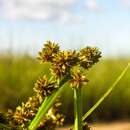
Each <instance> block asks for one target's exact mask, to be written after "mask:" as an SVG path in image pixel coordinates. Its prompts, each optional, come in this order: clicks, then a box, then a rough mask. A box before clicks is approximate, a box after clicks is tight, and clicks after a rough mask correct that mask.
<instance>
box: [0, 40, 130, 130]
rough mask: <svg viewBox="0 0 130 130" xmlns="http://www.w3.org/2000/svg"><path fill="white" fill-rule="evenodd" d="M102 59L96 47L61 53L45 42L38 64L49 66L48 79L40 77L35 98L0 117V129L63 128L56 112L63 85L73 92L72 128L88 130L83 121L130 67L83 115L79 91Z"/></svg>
mask: <svg viewBox="0 0 130 130" xmlns="http://www.w3.org/2000/svg"><path fill="white" fill-rule="evenodd" d="M100 58H101V51H100V50H99V49H98V48H96V47H89V46H88V47H85V48H82V49H80V50H79V51H76V50H66V51H64V50H61V49H60V47H59V45H58V44H57V43H54V42H51V41H47V42H46V43H45V44H44V47H43V49H42V50H41V51H40V52H39V56H38V60H39V61H40V62H41V63H42V64H44V63H49V64H50V76H47V75H43V76H42V77H39V79H38V80H37V81H36V83H35V84H34V88H33V90H34V95H33V96H32V97H29V99H28V100H27V101H26V102H25V103H24V102H23V103H22V104H21V106H18V107H17V108H16V110H8V112H7V113H5V114H3V113H1V114H0V119H1V120H0V128H3V129H5V130H54V129H55V128H56V127H57V126H61V125H63V122H64V115H63V114H62V113H61V112H60V111H59V108H60V107H61V105H62V104H61V102H60V101H59V100H58V97H59V96H60V95H61V93H62V92H64V89H65V87H67V86H66V84H68V83H69V86H70V87H71V88H72V89H73V91H74V128H73V130H89V129H90V128H89V126H88V125H87V123H85V119H86V118H87V117H88V116H89V115H90V114H91V113H92V112H93V111H94V110H95V109H96V108H97V107H98V106H99V105H100V104H101V103H102V102H103V101H104V99H105V98H106V97H107V96H108V95H109V94H110V93H111V92H112V90H113V89H114V88H115V86H116V85H117V83H118V82H119V81H120V80H121V79H122V77H123V76H124V75H125V73H126V71H127V70H128V68H129V67H130V64H129V65H128V66H127V67H126V68H125V69H124V71H123V72H122V73H121V75H120V76H119V77H118V78H117V80H116V81H115V82H114V84H113V85H112V86H110V87H109V89H108V91H107V92H106V93H105V94H104V95H103V96H102V97H101V98H100V99H99V100H98V101H97V103H96V104H95V105H94V106H93V107H92V108H91V109H90V110H89V111H88V112H87V113H86V114H84V115H83V112H82V91H81V90H82V87H84V86H86V85H87V83H88V81H89V80H88V77H87V76H86V71H88V70H89V69H90V68H91V67H92V66H93V65H94V64H96V63H97V62H98V61H99V59H100Z"/></svg>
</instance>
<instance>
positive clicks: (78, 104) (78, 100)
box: [74, 87, 82, 130]
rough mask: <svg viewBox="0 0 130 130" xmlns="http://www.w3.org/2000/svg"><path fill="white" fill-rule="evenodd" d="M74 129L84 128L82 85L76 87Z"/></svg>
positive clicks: (80, 129)
mask: <svg viewBox="0 0 130 130" xmlns="http://www.w3.org/2000/svg"><path fill="white" fill-rule="evenodd" d="M74 119H75V120H74V130H82V97H81V87H79V88H78V89H74Z"/></svg>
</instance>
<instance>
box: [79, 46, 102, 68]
mask: <svg viewBox="0 0 130 130" xmlns="http://www.w3.org/2000/svg"><path fill="white" fill-rule="evenodd" d="M100 57H101V52H100V51H99V50H98V49H97V48H95V47H94V48H92V47H86V48H83V49H81V50H80V52H79V59H80V65H81V66H82V67H83V68H85V69H89V68H90V67H92V65H94V64H95V63H97V62H98V61H99V58H100Z"/></svg>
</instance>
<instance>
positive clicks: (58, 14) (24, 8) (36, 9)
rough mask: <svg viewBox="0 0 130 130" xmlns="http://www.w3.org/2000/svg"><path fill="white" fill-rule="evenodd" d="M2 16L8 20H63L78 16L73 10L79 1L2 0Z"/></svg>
mask: <svg viewBox="0 0 130 130" xmlns="http://www.w3.org/2000/svg"><path fill="white" fill-rule="evenodd" d="M0 1H1V7H2V8H1V12H2V13H1V14H0V16H2V17H4V18H7V19H12V20H15V19H32V20H43V21H46V20H61V21H68V20H69V19H71V18H72V17H74V18H76V17H77V16H76V15H75V14H74V13H73V12H72V11H71V8H72V7H73V6H74V4H75V3H76V2H77V0H0ZM77 18H78V17H77Z"/></svg>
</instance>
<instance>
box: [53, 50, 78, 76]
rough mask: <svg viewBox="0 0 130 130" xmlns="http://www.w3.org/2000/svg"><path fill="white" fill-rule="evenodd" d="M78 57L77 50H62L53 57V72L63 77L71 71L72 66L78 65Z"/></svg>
mask: <svg viewBox="0 0 130 130" xmlns="http://www.w3.org/2000/svg"><path fill="white" fill-rule="evenodd" d="M77 63H78V57H77V53H76V51H60V52H59V53H57V55H55V57H54V59H53V66H52V69H51V70H52V73H53V74H55V75H56V76H57V77H62V76H64V75H67V74H68V73H69V70H70V68H71V67H73V66H75V65H77Z"/></svg>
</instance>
